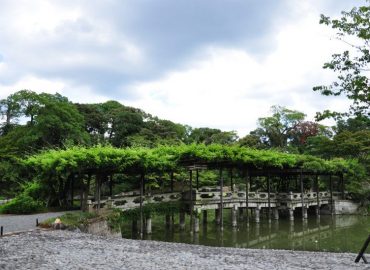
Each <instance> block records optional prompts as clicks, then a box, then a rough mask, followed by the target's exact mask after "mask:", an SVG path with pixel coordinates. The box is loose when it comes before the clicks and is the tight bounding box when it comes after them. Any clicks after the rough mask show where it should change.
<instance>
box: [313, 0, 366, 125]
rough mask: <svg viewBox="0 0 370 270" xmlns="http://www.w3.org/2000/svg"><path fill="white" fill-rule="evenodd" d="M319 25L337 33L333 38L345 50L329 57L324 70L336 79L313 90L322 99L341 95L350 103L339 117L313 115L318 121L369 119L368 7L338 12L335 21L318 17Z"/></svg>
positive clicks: (331, 113)
mask: <svg viewBox="0 0 370 270" xmlns="http://www.w3.org/2000/svg"><path fill="white" fill-rule="evenodd" d="M320 24H325V25H328V26H331V27H332V28H333V29H335V30H337V38H338V39H339V40H342V41H344V42H345V43H346V44H348V46H349V49H348V50H346V51H344V52H342V53H336V54H333V56H332V59H331V61H330V62H327V63H325V64H324V68H325V69H330V70H333V71H334V72H336V73H338V78H337V80H336V81H335V82H333V83H332V84H331V85H329V86H317V87H314V91H319V92H321V94H323V95H326V96H340V95H345V96H346V97H347V98H348V99H350V100H351V101H352V105H351V106H350V108H349V112H347V113H344V114H340V113H336V112H330V111H325V112H324V113H319V114H318V115H317V118H318V119H323V118H326V117H330V116H343V115H345V116H350V115H364V116H366V117H369V116H370V82H369V78H368V74H369V70H370V66H369V64H370V48H369V45H370V44H369V42H370V6H369V5H366V6H360V7H354V8H353V9H352V10H351V11H349V12H346V11H343V12H342V17H341V18H339V19H331V18H330V17H327V16H324V15H321V19H320Z"/></svg>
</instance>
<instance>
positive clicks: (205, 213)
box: [203, 209, 207, 224]
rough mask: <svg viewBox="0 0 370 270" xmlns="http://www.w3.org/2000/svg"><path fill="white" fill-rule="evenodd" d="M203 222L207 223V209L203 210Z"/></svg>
mask: <svg viewBox="0 0 370 270" xmlns="http://www.w3.org/2000/svg"><path fill="white" fill-rule="evenodd" d="M203 224H207V209H206V210H203Z"/></svg>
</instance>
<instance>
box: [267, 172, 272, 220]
mask: <svg viewBox="0 0 370 270" xmlns="http://www.w3.org/2000/svg"><path fill="white" fill-rule="evenodd" d="M267 204H268V219H269V221H271V176H270V174H268V175H267Z"/></svg>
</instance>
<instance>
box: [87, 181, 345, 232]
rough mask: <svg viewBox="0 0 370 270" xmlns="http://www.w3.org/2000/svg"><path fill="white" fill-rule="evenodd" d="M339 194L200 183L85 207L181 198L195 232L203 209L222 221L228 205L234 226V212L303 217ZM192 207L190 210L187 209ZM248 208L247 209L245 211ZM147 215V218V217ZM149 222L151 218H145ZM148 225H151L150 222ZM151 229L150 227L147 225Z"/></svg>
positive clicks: (182, 214) (121, 206)
mask: <svg viewBox="0 0 370 270" xmlns="http://www.w3.org/2000/svg"><path fill="white" fill-rule="evenodd" d="M341 196H342V193H339V192H331V193H330V192H326V191H321V192H306V193H303V196H302V193H292V192H290V193H268V192H246V191H245V190H244V191H238V190H235V191H230V189H229V188H228V187H224V188H223V192H221V189H220V187H202V188H199V189H193V190H192V192H190V191H187V192H183V193H180V192H171V193H161V194H152V195H145V196H143V195H140V193H139V192H127V193H121V194H119V195H116V196H114V197H110V198H108V199H106V200H101V201H99V202H91V201H90V202H89V209H90V210H93V209H94V208H95V209H96V208H98V205H100V207H107V208H118V209H121V210H123V211H126V210H129V209H135V208H140V209H142V207H143V206H145V205H146V204H152V203H166V202H167V203H171V202H182V203H183V204H184V205H185V208H186V209H188V211H187V212H188V214H190V213H192V215H190V219H191V223H192V226H193V229H194V231H195V232H198V231H199V217H200V214H201V212H203V220H207V210H215V220H216V223H217V224H221V225H222V220H223V215H222V212H223V209H231V217H232V226H237V220H238V219H237V213H238V210H239V213H241V214H245V215H246V216H247V219H248V220H249V217H250V215H251V214H253V218H254V220H255V222H257V223H259V222H260V212H261V211H264V212H266V213H267V217H268V219H269V220H271V218H274V219H279V213H283V214H287V215H288V216H289V219H290V220H294V210H295V209H296V208H299V210H300V211H299V212H300V213H302V218H303V219H306V218H307V212H308V211H307V210H308V209H309V208H313V209H314V210H315V211H314V212H315V213H316V215H320V208H322V207H328V208H330V209H332V210H334V209H333V204H334V202H335V200H338V199H339V198H340V197H341ZM190 209H192V211H190ZM245 209H248V211H245ZM149 219H150V218H149ZM146 224H147V225H148V224H151V221H148V222H146ZM150 226H151V225H150ZM184 227H185V212H182V211H180V228H184ZM147 231H151V228H147Z"/></svg>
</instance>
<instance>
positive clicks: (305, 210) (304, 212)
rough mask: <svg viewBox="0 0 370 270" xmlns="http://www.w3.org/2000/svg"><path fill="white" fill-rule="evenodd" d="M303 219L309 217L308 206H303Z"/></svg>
mask: <svg viewBox="0 0 370 270" xmlns="http://www.w3.org/2000/svg"><path fill="white" fill-rule="evenodd" d="M303 219H307V207H306V206H303Z"/></svg>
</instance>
